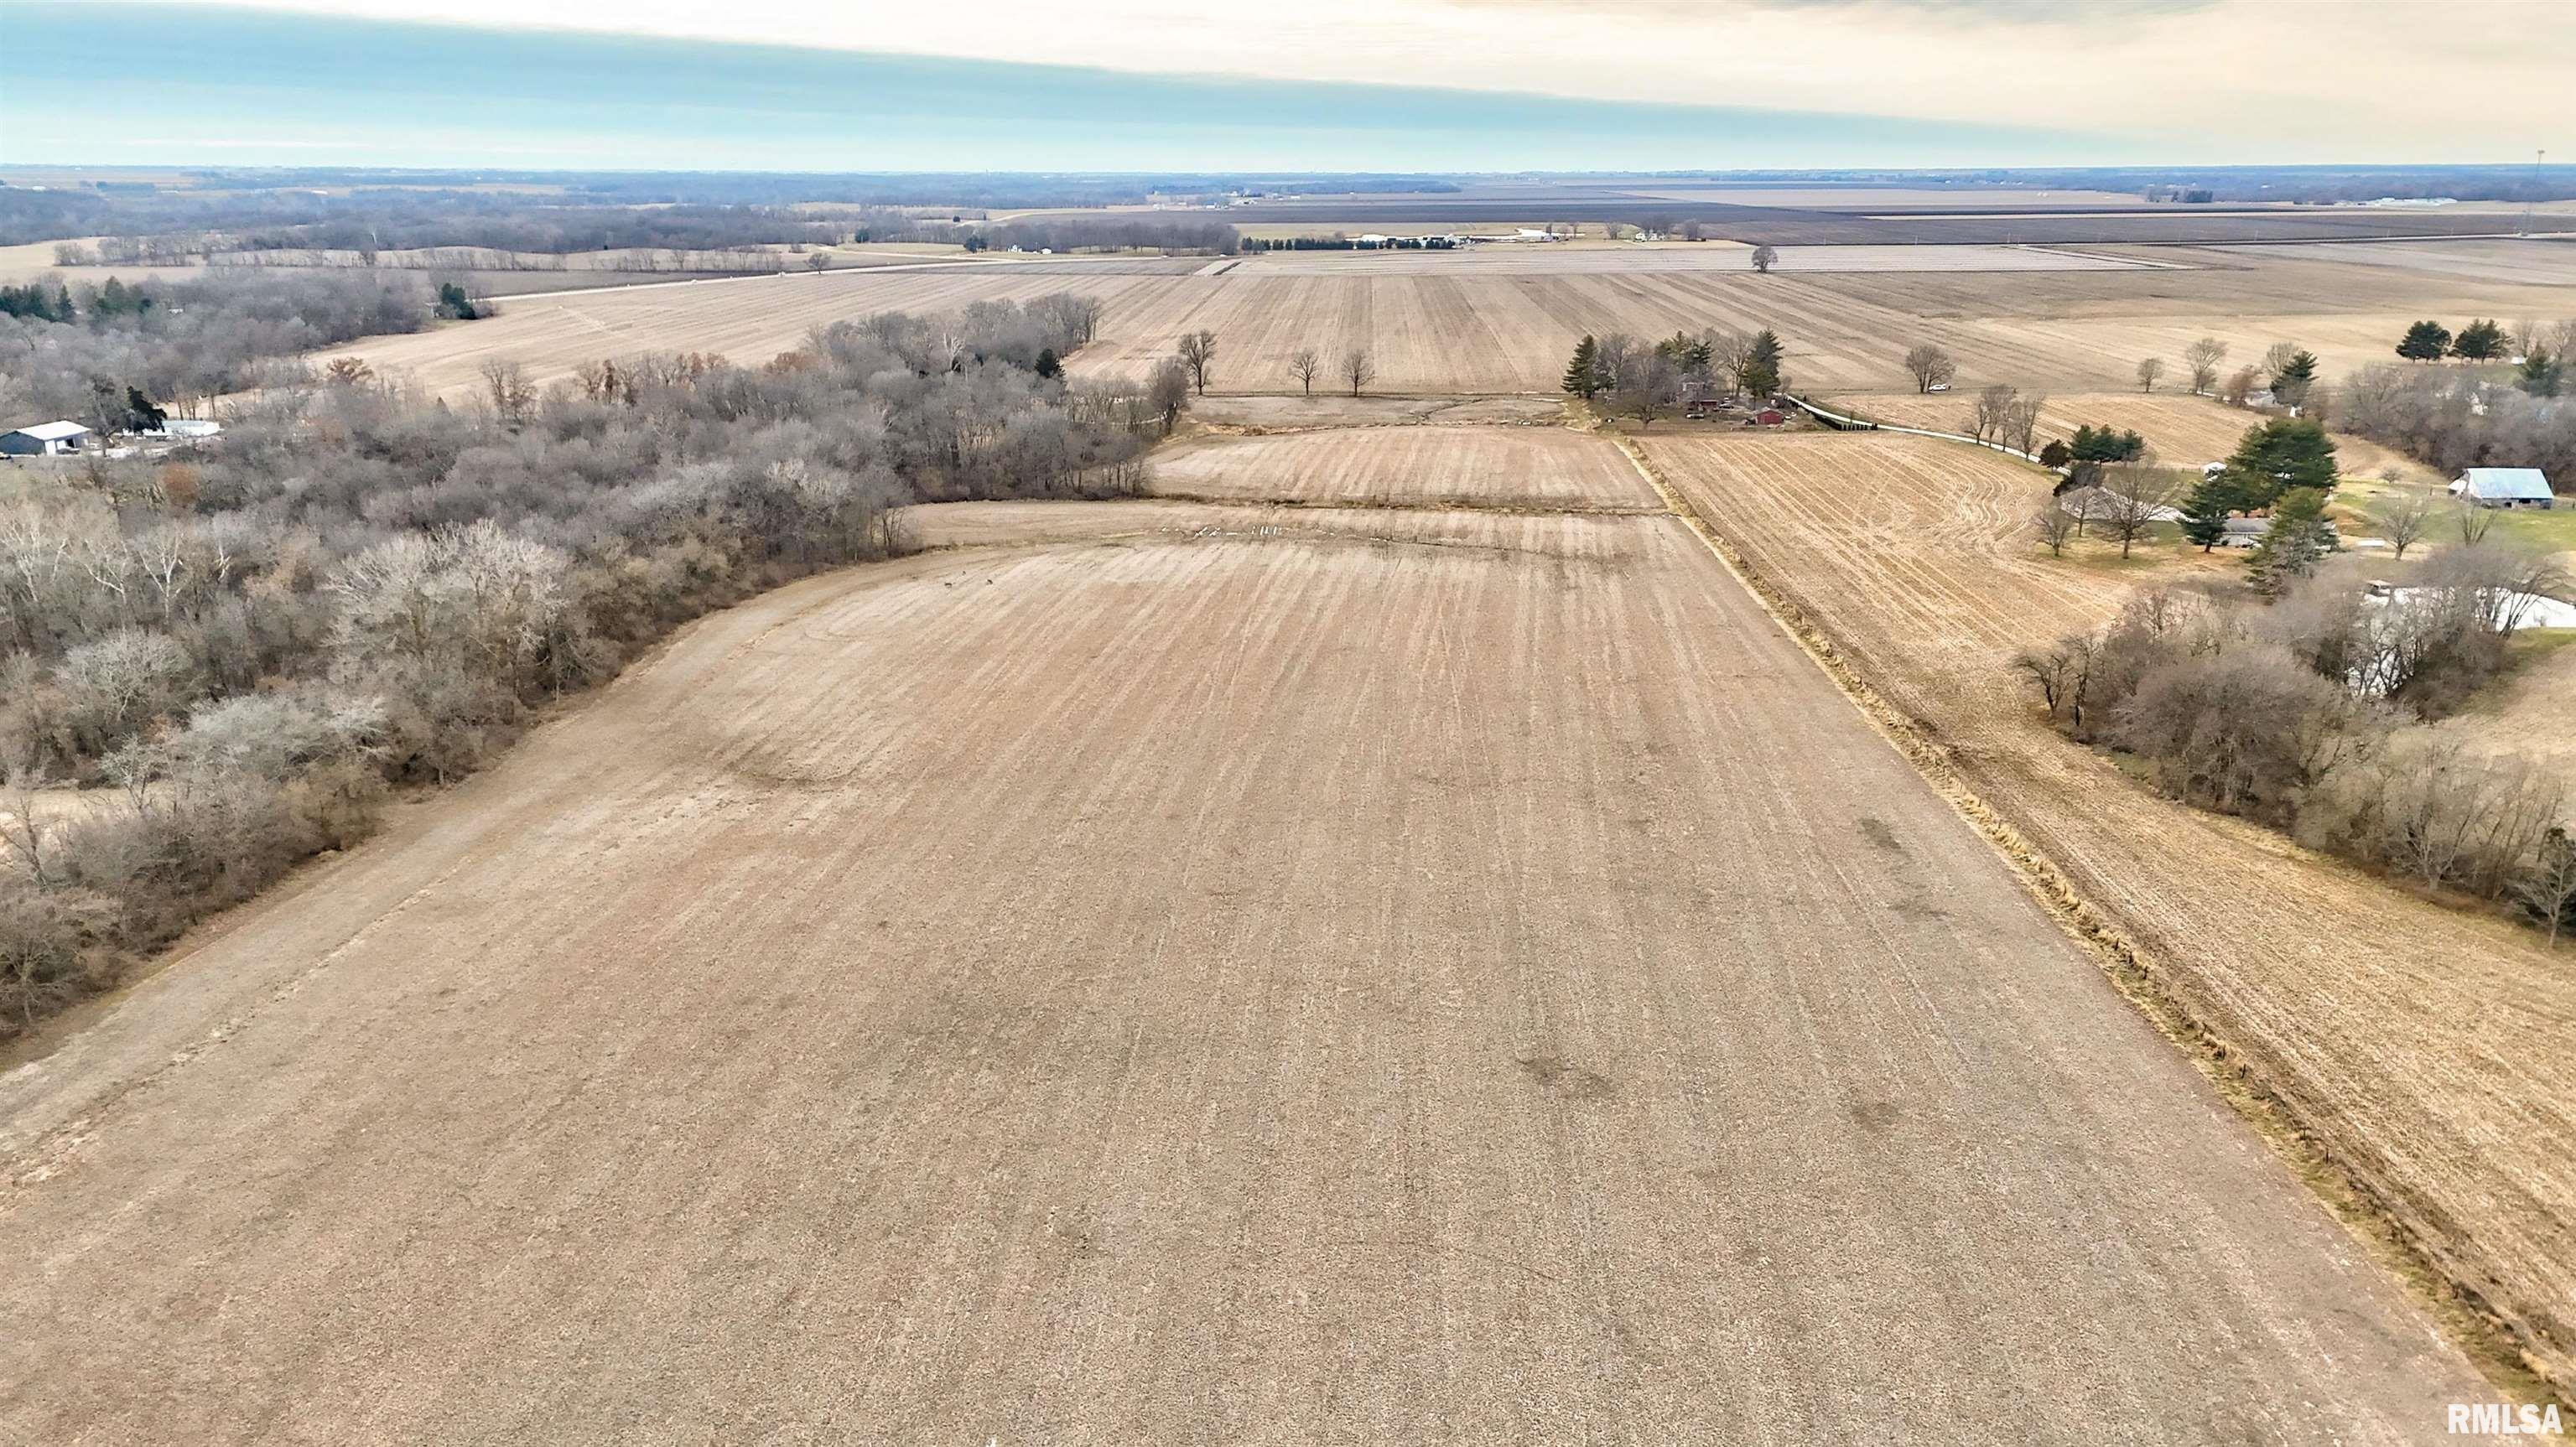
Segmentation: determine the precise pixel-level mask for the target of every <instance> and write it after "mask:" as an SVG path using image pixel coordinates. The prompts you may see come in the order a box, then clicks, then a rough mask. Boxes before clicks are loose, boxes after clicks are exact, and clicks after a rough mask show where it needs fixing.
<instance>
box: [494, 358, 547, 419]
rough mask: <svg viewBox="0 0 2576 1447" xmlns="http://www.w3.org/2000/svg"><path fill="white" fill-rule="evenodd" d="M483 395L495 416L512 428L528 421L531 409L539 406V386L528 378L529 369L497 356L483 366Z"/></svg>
mask: <svg viewBox="0 0 2576 1447" xmlns="http://www.w3.org/2000/svg"><path fill="white" fill-rule="evenodd" d="M482 373H483V394H484V397H485V398H486V399H487V400H488V401H490V402H491V404H492V415H494V416H495V417H498V418H500V419H501V421H502V422H503V423H504V424H506V425H508V426H511V427H517V426H520V425H521V424H523V423H525V422H526V421H527V420H528V411H529V409H530V408H533V407H535V406H536V405H537V389H536V385H535V384H534V383H532V382H530V381H529V380H528V374H527V369H526V368H524V367H521V366H520V365H519V364H518V363H516V362H512V361H505V360H503V359H502V358H499V357H495V358H493V359H491V360H490V361H487V362H485V363H484V364H483V366H482Z"/></svg>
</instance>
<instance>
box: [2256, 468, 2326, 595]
mask: <svg viewBox="0 0 2576 1447" xmlns="http://www.w3.org/2000/svg"><path fill="white" fill-rule="evenodd" d="M2331 550H2332V549H2331V545H2330V544H2329V543H2328V542H2327V533H2326V495H2325V494H2324V493H2323V492H2320V491H2318V490H2317V489H2315V488H2313V487H2294V488H2292V489H2290V490H2289V491H2288V492H2285V493H2283V494H2281V497H2280V500H2279V501H2278V502H2277V503H2275V504H2274V505H2273V507H2272V526H2271V529H2270V531H2268V532H2266V533H2264V534H2263V541H2261V542H2260V543H2257V544H2255V545H2254V555H2253V556H2252V557H2250V558H2248V559H2246V563H2245V573H2246V581H2247V582H2249V583H2252V584H2253V585H2254V591H2255V592H2257V593H2260V594H2262V595H2263V596H2264V597H2266V598H2278V597H2280V596H2281V595H2282V594H2284V593H2287V592H2289V591H2290V589H2291V588H2292V587H2294V586H2296V585H2297V583H2298V581H2299V580H2300V579H2301V578H2304V577H2306V576H2308V575H2309V574H2311V573H2313V572H2315V571H2316V570H2317V564H2318V563H2320V562H2323V561H2324V560H2325V556H2326V554H2327V553H2328V552H2330V551H2331Z"/></svg>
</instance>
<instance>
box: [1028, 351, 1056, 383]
mask: <svg viewBox="0 0 2576 1447" xmlns="http://www.w3.org/2000/svg"><path fill="white" fill-rule="evenodd" d="M1031 370H1033V371H1035V372H1036V373H1037V374H1038V375H1039V376H1041V377H1044V378H1046V379H1047V380H1048V381H1050V382H1052V381H1054V380H1055V379H1056V378H1058V377H1061V376H1063V375H1064V363H1062V362H1059V361H1057V360H1056V359H1055V348H1053V347H1041V348H1039V349H1038V359H1037V362H1036V363H1035V365H1034V366H1033V367H1032V368H1031Z"/></svg>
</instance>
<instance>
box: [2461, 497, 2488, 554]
mask: <svg viewBox="0 0 2576 1447" xmlns="http://www.w3.org/2000/svg"><path fill="white" fill-rule="evenodd" d="M2451 517H2452V521H2454V522H2456V523H2458V524H2459V528H2460V541H2461V542H2462V543H2464V544H2466V545H2468V546H2470V547H2476V546H2477V545H2478V544H2480V543H2482V542H2485V541H2486V540H2487V529H2489V528H2491V527H2494V526H2495V511H2494V509H2492V508H2483V507H2480V506H2478V505H2477V504H2476V503H2474V502H2471V501H2469V500H2468V499H2467V498H2465V497H2464V498H2461V499H2460V500H2459V502H2458V503H2457V504H2456V505H2455V506H2454V507H2453V508H2452V509H2451Z"/></svg>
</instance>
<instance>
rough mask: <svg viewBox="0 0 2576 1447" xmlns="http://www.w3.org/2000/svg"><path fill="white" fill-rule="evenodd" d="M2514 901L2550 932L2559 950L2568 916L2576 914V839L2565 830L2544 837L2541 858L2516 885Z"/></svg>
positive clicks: (2559, 828)
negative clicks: (2559, 941) (2559, 942)
mask: <svg viewBox="0 0 2576 1447" xmlns="http://www.w3.org/2000/svg"><path fill="white" fill-rule="evenodd" d="M2513 897H2514V899H2515V900H2516V901H2517V902H2518V903H2520V904H2521V905H2522V907H2523V908H2525V909H2528V910H2530V911H2531V913H2532V917H2533V918H2534V919H2537V920H2538V921H2540V925H2541V928H2543V929H2545V930H2547V931H2549V946H2550V948H2551V949H2556V948H2557V947H2558V936H2559V934H2560V933H2561V932H2562V931H2563V930H2564V929H2565V928H2566V926H2567V919H2568V916H2569V915H2571V914H2576V839H2570V838H2569V837H2568V835H2567V830H2566V829H2565V828H2564V827H2563V826H2560V827H2553V828H2551V829H2550V831H2549V832H2548V834H2546V835H2545V836H2543V837H2542V839H2541V841H2540V850H2539V857H2538V858H2537V859H2536V860H2535V861H2534V862H2533V864H2532V866H2531V868H2530V869H2529V870H2528V871H2526V872H2525V873H2524V874H2523V876H2522V878H2520V879H2519V880H2516V881H2515V882H2514V887H2513Z"/></svg>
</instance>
